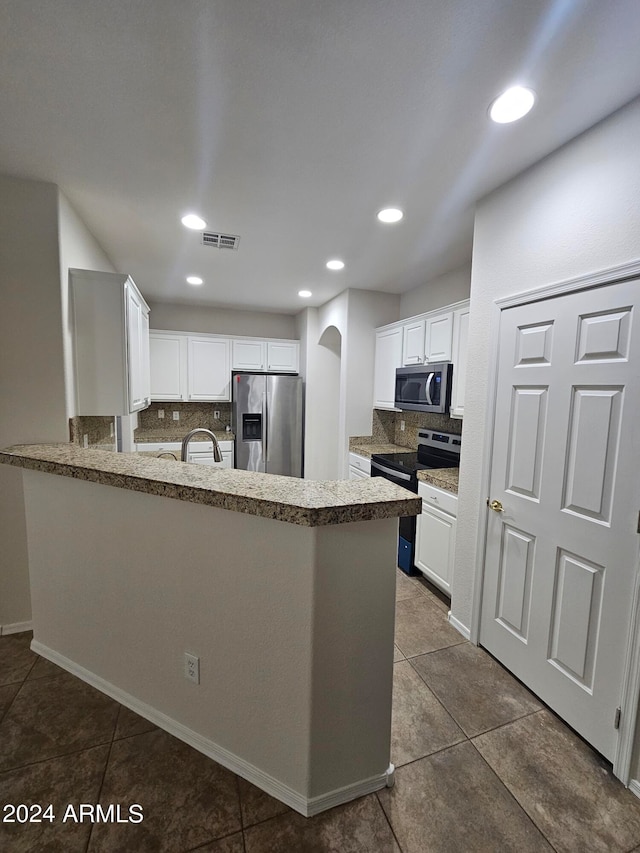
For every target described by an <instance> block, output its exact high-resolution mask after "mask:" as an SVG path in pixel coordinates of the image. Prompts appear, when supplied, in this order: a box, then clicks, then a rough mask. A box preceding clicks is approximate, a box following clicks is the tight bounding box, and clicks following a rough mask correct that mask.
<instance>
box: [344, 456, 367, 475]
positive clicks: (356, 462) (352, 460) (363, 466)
mask: <svg viewBox="0 0 640 853" xmlns="http://www.w3.org/2000/svg"><path fill="white" fill-rule="evenodd" d="M349 467H350V468H357V469H358V470H359V471H362V472H363V473H365V474H371V460H370V459H367V458H366V457H364V456H360V455H359V454H358V453H350V454H349Z"/></svg>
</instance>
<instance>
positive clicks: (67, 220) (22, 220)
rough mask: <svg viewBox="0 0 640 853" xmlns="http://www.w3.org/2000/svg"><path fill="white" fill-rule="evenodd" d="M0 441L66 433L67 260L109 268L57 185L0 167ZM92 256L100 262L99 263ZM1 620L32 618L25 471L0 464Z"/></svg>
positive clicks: (12, 622) (60, 437)
mask: <svg viewBox="0 0 640 853" xmlns="http://www.w3.org/2000/svg"><path fill="white" fill-rule="evenodd" d="M0 199H1V200H2V202H1V204H0V244H1V245H2V252H1V253H0V288H1V294H0V295H1V296H2V312H0V399H1V401H2V408H1V412H2V416H1V418H0V447H7V446H8V445H11V444H29V443H40V442H56V441H68V440H69V425H68V417H69V413H70V411H69V409H68V403H67V400H68V397H70V396H72V392H71V391H70V390H69V389H68V387H67V382H66V371H67V370H68V369H69V368H70V359H71V354H70V345H69V340H68V339H67V338H66V336H65V332H64V331H63V329H66V328H68V320H67V312H68V298H67V271H66V270H67V268H68V266H85V267H90V268H91V267H92V268H94V269H98V268H100V269H113V267H112V266H111V265H110V264H109V261H108V259H107V258H106V256H105V255H104V253H103V252H102V250H101V249H100V247H99V246H97V244H96V243H95V240H94V239H93V237H92V236H91V235H90V234H89V232H88V231H87V230H86V228H85V226H84V225H83V223H82V222H81V221H80V220H79V218H78V217H77V215H76V214H75V212H74V211H73V210H72V208H71V207H70V205H69V203H68V202H67V200H66V199H65V198H64V197H63V196H61V195H60V193H59V190H58V188H57V187H56V186H55V185H54V184H50V183H44V182H41V181H30V180H24V179H21V178H12V177H8V176H2V175H0ZM97 264H99V265H100V266H96V265H97ZM0 529H2V530H3V531H11V533H10V535H5V536H4V537H3V547H2V557H1V560H2V564H1V567H0V627H2V628H3V629H4V630H7V629H9V630H11V626H14V627H15V626H19V625H20V624H21V623H24V622H28V621H29V620H30V619H31V601H30V595H29V574H28V563H27V545H26V529H25V520H24V500H23V494H22V476H21V474H20V472H18V471H15V470H13V469H11V468H9V467H8V466H6V465H1V466H0Z"/></svg>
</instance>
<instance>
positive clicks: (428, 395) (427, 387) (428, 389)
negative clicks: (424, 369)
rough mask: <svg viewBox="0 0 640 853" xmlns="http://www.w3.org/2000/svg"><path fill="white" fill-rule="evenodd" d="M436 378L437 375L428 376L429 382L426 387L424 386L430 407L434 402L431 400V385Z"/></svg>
mask: <svg viewBox="0 0 640 853" xmlns="http://www.w3.org/2000/svg"><path fill="white" fill-rule="evenodd" d="M434 376H435V373H430V374H429V375H428V376H427V382H426V384H425V386H424V392H425V394H426V395H427V403H428V404H429V405H430V406H433V400H432V399H431V383H432V382H433V377H434Z"/></svg>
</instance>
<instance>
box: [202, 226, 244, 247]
mask: <svg viewBox="0 0 640 853" xmlns="http://www.w3.org/2000/svg"><path fill="white" fill-rule="evenodd" d="M239 242H240V237H238V235H237V234H221V233H220V232H219V231H203V232H202V245H203V246H213V248H214V249H234V250H236V251H237V249H238V243H239Z"/></svg>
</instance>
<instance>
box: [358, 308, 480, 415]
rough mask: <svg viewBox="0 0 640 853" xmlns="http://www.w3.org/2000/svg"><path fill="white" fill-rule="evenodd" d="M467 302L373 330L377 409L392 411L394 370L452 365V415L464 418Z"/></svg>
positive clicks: (374, 402) (375, 401)
mask: <svg viewBox="0 0 640 853" xmlns="http://www.w3.org/2000/svg"><path fill="white" fill-rule="evenodd" d="M468 329H469V303H468V302H456V303H454V304H453V305H449V306H447V308H446V309H442V310H440V311H432V312H430V313H429V314H420V315H419V316H418V317H409V318H408V319H406V320H402V321H400V322H398V323H394V324H393V325H389V326H383V327H382V328H380V329H376V354H375V362H374V401H373V405H374V408H376V409H394V408H395V407H394V398H395V375H396V368H398V367H402V366H403V365H411V364H429V363H432V362H440V361H451V362H452V363H453V389H452V398H451V416H452V417H459V418H461V417H462V415H463V409H464V406H463V401H464V380H465V374H466V369H467V343H468V341H467V339H468Z"/></svg>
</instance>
